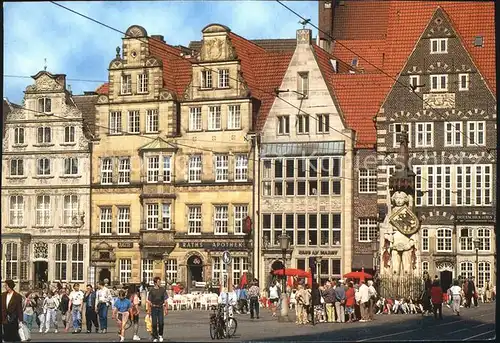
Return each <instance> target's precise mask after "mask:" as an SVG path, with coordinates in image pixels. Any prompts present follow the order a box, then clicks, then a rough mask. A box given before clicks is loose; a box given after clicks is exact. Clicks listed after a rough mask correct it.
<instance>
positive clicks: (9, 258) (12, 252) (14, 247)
mask: <svg viewBox="0 0 500 343" xmlns="http://www.w3.org/2000/svg"><path fill="white" fill-rule="evenodd" d="M18 247H19V245H18V244H16V243H11V242H9V243H6V244H5V262H6V263H5V279H11V280H19V276H18V274H17V269H18V268H17V266H18V264H19V252H18Z"/></svg>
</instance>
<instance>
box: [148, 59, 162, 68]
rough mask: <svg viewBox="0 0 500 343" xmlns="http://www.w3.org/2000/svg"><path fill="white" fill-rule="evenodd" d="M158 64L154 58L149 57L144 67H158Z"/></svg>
mask: <svg viewBox="0 0 500 343" xmlns="http://www.w3.org/2000/svg"><path fill="white" fill-rule="evenodd" d="M160 63H161V62H160V61H158V59H156V58H155V57H150V58H148V59H147V60H146V67H158V66H159V65H160Z"/></svg>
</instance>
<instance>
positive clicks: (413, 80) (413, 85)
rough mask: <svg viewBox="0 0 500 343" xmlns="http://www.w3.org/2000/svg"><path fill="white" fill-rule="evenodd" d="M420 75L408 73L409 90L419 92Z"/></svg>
mask: <svg viewBox="0 0 500 343" xmlns="http://www.w3.org/2000/svg"><path fill="white" fill-rule="evenodd" d="M419 86H420V75H410V92H420V87H419Z"/></svg>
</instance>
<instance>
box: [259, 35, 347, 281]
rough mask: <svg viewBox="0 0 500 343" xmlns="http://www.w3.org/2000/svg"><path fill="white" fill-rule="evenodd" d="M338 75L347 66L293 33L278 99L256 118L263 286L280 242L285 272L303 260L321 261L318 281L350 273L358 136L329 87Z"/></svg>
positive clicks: (278, 265)
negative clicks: (284, 240) (286, 243)
mask: <svg viewBox="0 0 500 343" xmlns="http://www.w3.org/2000/svg"><path fill="white" fill-rule="evenodd" d="M338 68H344V69H345V66H344V65H337V64H336V63H335V61H334V60H333V57H332V56H330V55H329V54H327V53H326V52H325V51H324V50H322V49H321V48H319V47H318V46H317V45H315V44H314V43H313V42H312V37H311V31H310V30H306V29H301V30H298V31H297V45H296V49H295V51H294V53H293V55H292V56H291V58H290V62H289V64H288V67H287V69H286V71H285V72H284V76H283V79H282V81H281V83H280V85H279V87H278V89H277V90H276V92H277V95H278V96H279V97H280V98H282V99H279V98H276V99H274V101H273V103H272V107H271V108H270V111H269V112H268V113H260V116H261V118H260V120H262V124H261V125H262V126H261V127H260V128H259V135H260V136H259V154H260V155H259V161H260V165H259V168H260V170H259V174H260V177H259V181H260V182H259V183H258V184H257V183H256V185H255V186H256V188H257V190H256V194H258V196H259V200H258V201H259V206H258V209H257V215H258V216H259V226H258V228H259V229H258V232H256V237H255V240H256V242H258V244H257V246H256V252H260V253H261V261H260V266H261V267H260V269H259V279H260V280H266V279H267V278H268V275H269V273H270V271H272V270H273V269H274V270H276V269H282V268H283V261H282V251H281V249H280V245H279V238H278V237H279V236H280V235H282V234H286V235H288V236H289V237H290V238H291V241H290V250H289V251H288V252H287V259H286V268H298V269H302V270H308V269H309V264H308V262H307V260H308V258H309V257H310V256H314V257H315V256H321V257H322V260H321V267H320V269H319V275H320V276H321V278H322V279H328V278H330V277H332V276H333V277H341V276H342V275H343V274H344V273H346V272H349V271H350V270H351V260H352V254H353V252H352V244H351V243H352V242H351V239H352V236H351V231H352V220H353V202H352V177H353V168H352V161H353V155H352V152H353V146H354V139H355V135H354V132H353V130H351V129H350V128H348V126H347V124H346V122H345V119H344V117H343V115H342V113H341V112H340V110H339V107H338V104H337V102H336V99H335V96H334V92H333V88H332V85H331V82H332V75H333V74H334V73H335V72H336V70H337V69H338ZM299 109H300V110H299ZM263 116H264V117H263ZM262 282H264V283H265V281H262Z"/></svg>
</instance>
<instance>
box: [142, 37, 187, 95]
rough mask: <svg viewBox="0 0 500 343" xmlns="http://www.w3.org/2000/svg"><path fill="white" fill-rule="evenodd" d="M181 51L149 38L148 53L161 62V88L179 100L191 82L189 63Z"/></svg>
mask: <svg viewBox="0 0 500 343" xmlns="http://www.w3.org/2000/svg"><path fill="white" fill-rule="evenodd" d="M181 52H182V51H181V49H179V48H175V47H173V46H171V45H168V44H166V43H163V42H162V41H160V40H158V39H155V38H150V39H149V53H150V54H151V55H153V56H155V57H158V58H161V60H162V61H163V87H165V88H166V89H167V90H169V91H171V92H174V93H175V94H176V95H177V97H179V98H181V97H182V96H183V94H184V90H185V89H186V87H187V86H188V85H189V83H190V82H191V74H192V68H191V62H190V61H189V60H187V59H185V58H184V57H182V56H181Z"/></svg>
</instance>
